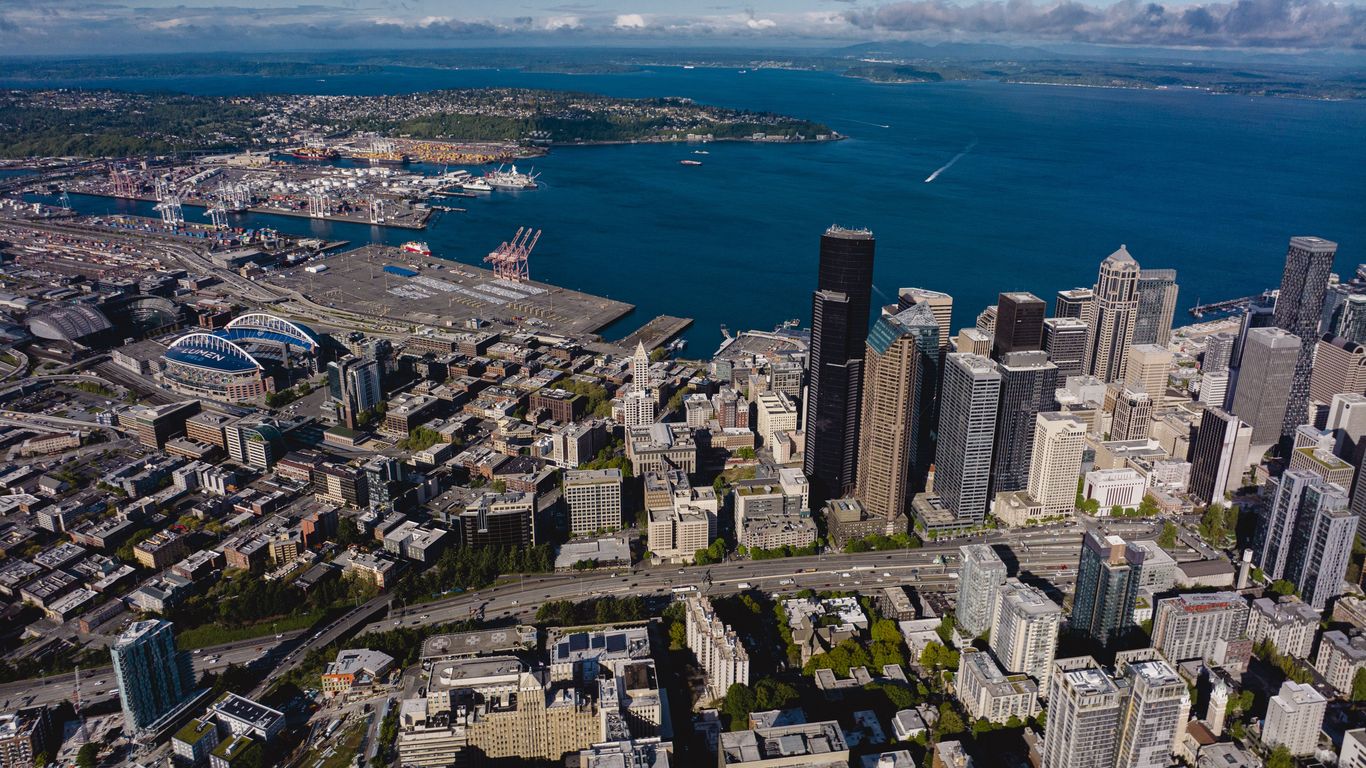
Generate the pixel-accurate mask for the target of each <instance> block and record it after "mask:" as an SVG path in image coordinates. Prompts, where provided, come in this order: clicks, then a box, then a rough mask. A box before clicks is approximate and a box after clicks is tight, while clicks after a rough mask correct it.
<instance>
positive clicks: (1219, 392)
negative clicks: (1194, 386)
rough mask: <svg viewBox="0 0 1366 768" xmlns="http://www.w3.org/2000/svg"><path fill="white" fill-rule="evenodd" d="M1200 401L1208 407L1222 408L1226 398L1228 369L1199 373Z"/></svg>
mask: <svg viewBox="0 0 1366 768" xmlns="http://www.w3.org/2000/svg"><path fill="white" fill-rule="evenodd" d="M1199 399H1200V402H1201V403H1203V404H1204V405H1207V406H1209V407H1210V408H1223V407H1224V401H1225V400H1227V399H1228V371H1211V372H1210V373H1202V374H1200V398H1199Z"/></svg>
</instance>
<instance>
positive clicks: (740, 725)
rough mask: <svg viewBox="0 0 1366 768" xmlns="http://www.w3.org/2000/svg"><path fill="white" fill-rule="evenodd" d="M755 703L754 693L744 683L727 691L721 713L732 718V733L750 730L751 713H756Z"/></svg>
mask: <svg viewBox="0 0 1366 768" xmlns="http://www.w3.org/2000/svg"><path fill="white" fill-rule="evenodd" d="M755 703H756V698H755V696H754V691H752V690H750V688H749V686H747V685H745V684H743V683H733V684H732V685H731V686H730V687H729V688H727V689H726V698H725V701H724V702H723V703H722V704H721V711H722V712H724V713H725V714H726V716H727V717H729V718H730V726H729V727H730V729H731V730H732V731H743V730H746V729H747V728H749V713H751V712H753V711H754V705H755Z"/></svg>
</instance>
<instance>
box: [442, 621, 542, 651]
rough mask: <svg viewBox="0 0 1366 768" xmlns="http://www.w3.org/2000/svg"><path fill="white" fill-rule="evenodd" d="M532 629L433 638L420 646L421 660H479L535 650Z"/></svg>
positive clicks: (502, 629)
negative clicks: (460, 658)
mask: <svg viewBox="0 0 1366 768" xmlns="http://www.w3.org/2000/svg"><path fill="white" fill-rule="evenodd" d="M535 645H536V628H535V627H527V626H516V627H500V628H498V629H481V630H478V631H475V632H458V633H455V634H450V635H433V636H432V637H429V638H427V639H426V640H425V641H423V643H422V658H423V659H439V658H449V657H456V656H479V655H483V654H487V653H496V652H506V651H522V650H527V649H529V648H532V647H535Z"/></svg>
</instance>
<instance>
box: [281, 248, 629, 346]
mask: <svg viewBox="0 0 1366 768" xmlns="http://www.w3.org/2000/svg"><path fill="white" fill-rule="evenodd" d="M466 256H467V257H474V256H475V254H466ZM483 257H484V254H483V253H480V254H477V258H478V259H482V258H483ZM314 263H317V262H314ZM321 263H323V264H326V265H327V267H328V268H327V271H325V272H321V273H318V274H313V273H310V272H305V271H304V267H303V265H300V266H297V267H293V268H290V269H286V270H281V271H279V272H276V273H273V274H271V275H270V277H269V278H268V280H269V282H271V283H274V284H277V285H280V286H282V287H286V288H290V289H293V290H297V291H299V292H301V293H303V294H305V295H307V296H308V297H309V298H310V299H312V300H313V301H315V302H319V303H322V304H332V305H335V306H336V307H337V308H338V309H341V310H350V311H354V312H360V313H365V314H369V315H372V316H375V317H385V318H389V319H397V318H403V319H406V320H409V321H411V322H414V323H417V324H421V325H431V326H437V327H450V326H449V325H448V323H451V322H458V321H460V320H464V319H467V318H471V317H478V318H485V319H496V320H507V321H512V322H516V320H514V318H535V319H539V320H541V321H544V322H545V323H547V324H548V325H549V326H551V327H552V328H554V329H556V330H559V331H562V332H567V333H577V334H586V333H592V332H595V331H597V330H598V329H600V328H603V327H605V326H607V325H609V324H611V323H612V322H613V321H615V320H617V319H618V318H620V317H622V316H624V315H626V314H627V313H628V312H630V311H631V310H632V309H634V307H633V306H632V305H630V304H627V303H625V302H621V301H615V300H613V299H608V298H604V297H601V296H593V295H591V294H587V293H580V292H579V291H571V290H569V289H566V288H560V287H557V286H553V285H549V284H547V283H538V282H535V281H531V282H527V283H513V282H510V281H506V280H498V279H495V278H494V276H493V273H492V272H490V271H489V270H487V269H482V268H480V267H474V266H470V265H468V264H463V263H460V262H456V261H448V260H445V259H438V258H433V257H430V256H427V257H423V256H419V255H418V254H415V253H407V252H404V251H402V250H400V249H398V248H392V247H388V246H381V245H367V246H365V247H362V248H358V249H356V250H354V251H347V252H345V253H340V254H337V255H335V256H331V257H329V258H327V259H326V260H324V261H323V262H321ZM386 266H393V267H398V268H400V269H402V270H407V271H410V272H416V273H417V274H416V275H414V276H411V277H408V276H404V275H402V274H395V273H393V272H386V271H385V270H384V267H386ZM414 267H417V269H414ZM532 270H533V271H534V270H535V264H534V261H533V264H532Z"/></svg>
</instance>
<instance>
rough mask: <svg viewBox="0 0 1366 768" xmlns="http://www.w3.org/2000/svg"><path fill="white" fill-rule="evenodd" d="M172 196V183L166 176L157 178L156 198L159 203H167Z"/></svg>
mask: <svg viewBox="0 0 1366 768" xmlns="http://www.w3.org/2000/svg"><path fill="white" fill-rule="evenodd" d="M170 196H171V181H170V179H167V178H166V177H165V176H158V177H157V186H156V198H157V202H159V203H160V202H165V200H166V198H168V197H170Z"/></svg>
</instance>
